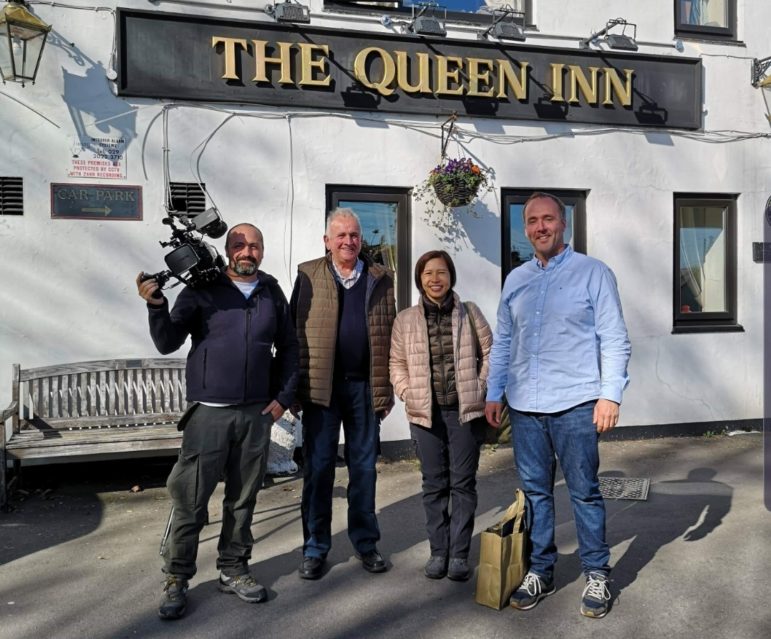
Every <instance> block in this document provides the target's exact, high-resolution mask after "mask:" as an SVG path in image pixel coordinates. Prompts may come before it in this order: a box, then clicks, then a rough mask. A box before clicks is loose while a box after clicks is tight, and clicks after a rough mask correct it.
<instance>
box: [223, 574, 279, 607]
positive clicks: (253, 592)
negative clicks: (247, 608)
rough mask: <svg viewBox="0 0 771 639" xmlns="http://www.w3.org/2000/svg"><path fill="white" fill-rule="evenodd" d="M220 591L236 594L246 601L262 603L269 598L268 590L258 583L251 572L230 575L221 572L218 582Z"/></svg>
mask: <svg viewBox="0 0 771 639" xmlns="http://www.w3.org/2000/svg"><path fill="white" fill-rule="evenodd" d="M217 588H219V589H220V592H227V593H229V594H233V595H236V596H237V597H238V598H239V599H240V600H241V601H245V602H246V603H260V602H262V601H265V600H266V599H267V598H268V591H267V590H265V588H263V587H262V586H261V585H260V584H258V583H257V582H256V581H255V579H254V577H252V576H251V575H250V574H249V573H246V574H244V575H237V576H235V577H228V576H227V575H223V574H222V573H220V581H219V583H218V584H217Z"/></svg>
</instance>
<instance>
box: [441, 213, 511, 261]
mask: <svg viewBox="0 0 771 639" xmlns="http://www.w3.org/2000/svg"><path fill="white" fill-rule="evenodd" d="M426 223H427V224H428V225H429V226H432V227H433V229H434V233H435V235H436V236H437V238H438V239H439V241H440V242H441V243H442V245H443V246H445V247H448V248H450V249H452V250H453V251H456V252H457V251H461V250H463V249H467V248H470V249H471V250H473V251H474V253H476V254H477V255H479V256H481V257H484V258H485V259H486V260H487V261H488V262H490V263H491V264H492V265H493V266H496V267H498V268H500V267H501V246H500V233H501V220H500V218H499V217H498V216H497V215H495V214H494V213H493V212H492V211H491V210H490V209H489V208H488V207H487V206H486V205H485V204H482V203H481V202H479V201H475V202H473V203H472V204H470V205H468V206H461V207H458V208H448V209H446V211H444V212H442V213H441V214H438V215H437V214H432V215H431V216H429V217H427V219H426Z"/></svg>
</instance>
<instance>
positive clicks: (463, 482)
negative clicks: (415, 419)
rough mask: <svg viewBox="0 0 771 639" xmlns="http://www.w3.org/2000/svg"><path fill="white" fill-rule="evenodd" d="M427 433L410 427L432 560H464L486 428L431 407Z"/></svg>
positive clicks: (451, 410)
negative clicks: (429, 426) (418, 463)
mask: <svg viewBox="0 0 771 639" xmlns="http://www.w3.org/2000/svg"><path fill="white" fill-rule="evenodd" d="M431 412H432V419H431V428H423V427H422V426H418V425H417V424H410V432H411V434H412V439H413V441H414V442H415V444H416V449H417V454H418V459H419V460H420V470H421V473H422V474H423V509H424V510H425V512H426V530H427V532H428V542H429V546H430V547H431V555H432V556H441V557H448V556H449V557H451V558H463V559H466V558H468V555H469V548H470V546H471V535H472V533H473V532H474V513H475V511H476V507H477V489H476V486H477V480H476V475H477V468H478V466H479V449H480V447H481V446H482V442H483V441H484V434H485V426H484V423H483V422H482V420H479V419H475V420H473V421H472V422H470V423H467V424H462V423H461V422H460V419H459V415H458V409H457V408H444V407H439V406H438V405H437V404H434V406H433V408H432V410H431Z"/></svg>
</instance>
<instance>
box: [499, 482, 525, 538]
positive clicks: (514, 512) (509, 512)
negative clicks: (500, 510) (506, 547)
mask: <svg viewBox="0 0 771 639" xmlns="http://www.w3.org/2000/svg"><path fill="white" fill-rule="evenodd" d="M524 516H525V493H524V491H522V490H521V489H519V488H517V492H516V499H515V500H514V502H513V503H512V504H511V506H509V507H508V508H507V509H506V512H505V513H504V515H503V517H502V518H501V520H500V521H499V522H498V526H501V527H503V525H504V524H506V523H507V522H509V521H511V520H514V530H517V531H519V530H521V526H522V521H523V519H524Z"/></svg>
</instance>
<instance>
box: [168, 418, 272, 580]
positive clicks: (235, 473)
mask: <svg viewBox="0 0 771 639" xmlns="http://www.w3.org/2000/svg"><path fill="white" fill-rule="evenodd" d="M266 406H267V404H265V403H258V404H248V405H244V406H228V407H224V408H212V407H210V406H203V405H199V406H198V407H197V408H196V409H195V412H194V413H193V414H192V416H191V417H190V420H189V421H188V423H187V426H186V427H185V430H184V431H183V433H182V447H181V449H180V451H179V458H178V460H177V463H176V464H175V465H174V468H172V470H171V474H170V475H169V478H168V480H167V482H166V487H167V488H168V490H169V495H170V496H171V500H172V505H173V507H174V514H173V516H172V518H171V527H170V532H169V539H168V541H167V543H166V546H165V548H164V551H163V558H164V562H165V565H164V568H163V571H164V572H165V573H167V574H173V575H177V576H179V577H184V578H185V579H190V578H191V577H192V576H193V575H195V573H196V565H195V561H196V557H197V555H198V536H199V534H200V532H201V529H202V528H203V526H204V523H205V521H206V515H207V510H208V509H207V506H208V503H209V497H211V494H212V492H214V488H215V487H216V486H217V482H218V481H219V480H220V479H221V478H222V477H223V476H224V478H225V498H224V500H223V502H222V531H221V532H220V538H219V543H218V544H217V550H218V552H219V556H218V558H217V568H219V569H220V570H221V571H222V572H223V573H224V574H226V575H228V576H235V575H242V574H245V573H247V572H248V570H249V567H248V564H249V559H250V557H251V553H252V544H253V543H254V539H253V537H252V531H251V525H252V515H253V513H254V505H255V502H256V500H257V493H258V491H259V490H260V487H261V486H262V480H263V476H264V474H265V467H266V465H267V461H268V446H269V444H270V431H271V427H272V425H273V418H272V417H271V415H270V413H268V414H267V415H262V411H263V409H264V408H265V407H266Z"/></svg>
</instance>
